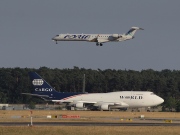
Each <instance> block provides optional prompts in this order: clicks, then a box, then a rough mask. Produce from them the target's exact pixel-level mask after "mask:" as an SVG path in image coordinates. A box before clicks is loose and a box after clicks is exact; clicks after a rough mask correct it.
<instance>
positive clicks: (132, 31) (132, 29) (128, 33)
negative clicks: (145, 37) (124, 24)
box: [125, 27, 144, 37]
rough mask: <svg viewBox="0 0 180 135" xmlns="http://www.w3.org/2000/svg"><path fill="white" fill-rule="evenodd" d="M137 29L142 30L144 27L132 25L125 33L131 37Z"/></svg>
mask: <svg viewBox="0 0 180 135" xmlns="http://www.w3.org/2000/svg"><path fill="white" fill-rule="evenodd" d="M137 30H144V29H143V28H139V27H132V28H131V29H130V30H129V31H128V32H127V33H126V34H125V35H130V36H132V37H133V36H134V34H135V33H136V31H137Z"/></svg>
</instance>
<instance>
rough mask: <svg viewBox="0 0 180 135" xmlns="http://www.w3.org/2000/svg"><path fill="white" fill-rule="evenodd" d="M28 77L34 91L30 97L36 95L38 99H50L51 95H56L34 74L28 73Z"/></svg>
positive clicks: (53, 90)
mask: <svg viewBox="0 0 180 135" xmlns="http://www.w3.org/2000/svg"><path fill="white" fill-rule="evenodd" d="M29 76H30V79H31V82H32V85H33V87H34V91H33V93H32V94H31V95H38V96H39V97H44V98H48V97H49V98H50V97H51V96H52V95H54V94H56V93H58V92H57V91H56V90H55V89H54V88H53V87H52V86H51V85H49V84H48V83H47V82H46V81H45V80H44V79H43V78H42V77H41V76H40V75H38V74H37V73H36V72H29Z"/></svg>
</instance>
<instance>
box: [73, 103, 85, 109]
mask: <svg viewBox="0 0 180 135" xmlns="http://www.w3.org/2000/svg"><path fill="white" fill-rule="evenodd" d="M75 107H77V108H84V103H77V104H75Z"/></svg>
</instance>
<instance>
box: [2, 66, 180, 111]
mask: <svg viewBox="0 0 180 135" xmlns="http://www.w3.org/2000/svg"><path fill="white" fill-rule="evenodd" d="M29 71H35V72H37V73H38V74H40V75H41V76H42V77H43V78H44V79H45V80H46V81H47V82H48V83H49V84H51V86H53V87H54V88H55V89H56V90H57V91H59V92H82V89H83V76H84V74H85V76H86V81H85V84H86V92H88V93H98V92H112V91H152V92H154V93H155V94H157V95H159V96H160V97H162V98H163V99H165V103H164V104H163V106H164V108H168V109H169V110H171V109H172V108H176V110H180V71H179V70H168V69H165V70H162V71H154V70H152V69H148V70H142V71H134V70H111V69H106V70H100V69H98V70H92V69H84V68H78V67H74V68H73V69H57V68H55V69H50V68H47V67H41V68H39V69H30V68H0V103H11V104H12V103H13V104H16V103H23V104H26V103H29V102H31V101H33V102H36V103H43V102H44V101H43V100H40V99H39V98H34V97H31V96H26V95H22V94H21V93H30V92H31V91H32V85H31V81H30V79H29V76H28V72H29Z"/></svg>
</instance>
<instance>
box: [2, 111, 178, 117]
mask: <svg viewBox="0 0 180 135" xmlns="http://www.w3.org/2000/svg"><path fill="white" fill-rule="evenodd" d="M30 114H31V113H30V111H29V110H23V111H16V110H13V111H6V110H0V118H3V117H4V118H5V117H11V116H30ZM32 115H33V116H37V117H38V116H42V117H43V116H44V117H46V116H47V115H80V116H81V117H121V118H123V117H125V118H135V117H139V116H140V115H145V117H147V118H180V113H175V112H111V111H54V110H50V111H49V110H48V111H44V110H42V111H41V110H40V111H39V110H33V114H32Z"/></svg>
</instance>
